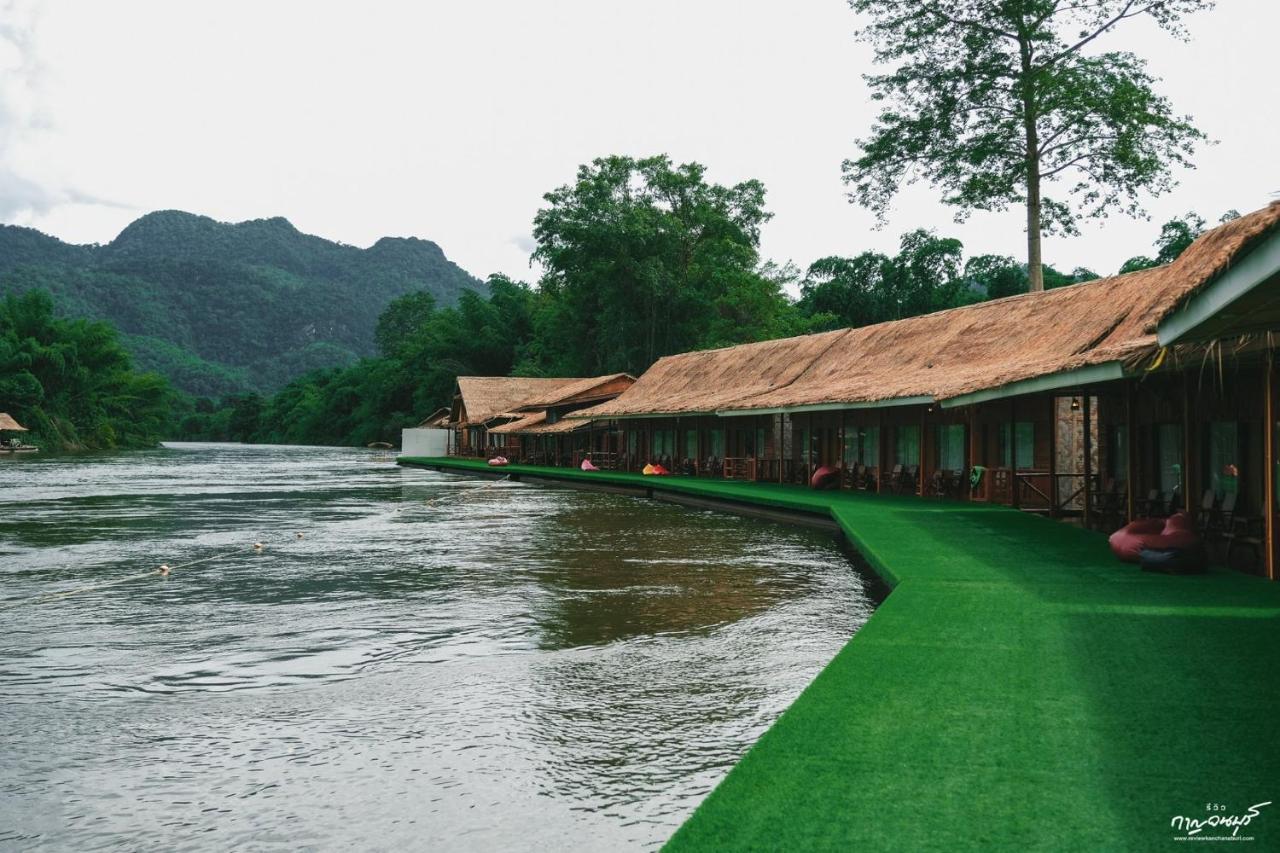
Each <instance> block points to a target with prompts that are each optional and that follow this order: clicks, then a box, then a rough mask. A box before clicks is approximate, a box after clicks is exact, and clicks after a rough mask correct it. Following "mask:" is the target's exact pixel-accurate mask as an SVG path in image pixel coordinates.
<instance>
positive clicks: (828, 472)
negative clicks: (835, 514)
mask: <svg viewBox="0 0 1280 853" xmlns="http://www.w3.org/2000/svg"><path fill="white" fill-rule="evenodd" d="M839 480H840V472H839V471H837V470H836V469H835V468H832V467H831V466H830V465H821V466H819V467H818V470H816V471H814V472H813V476H812V477H810V478H809V485H810V486H812V487H813V488H815V489H830V488H834V487H835V486H836V484H837V483H838V482H839Z"/></svg>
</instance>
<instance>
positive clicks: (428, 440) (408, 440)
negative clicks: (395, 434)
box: [400, 429, 449, 456]
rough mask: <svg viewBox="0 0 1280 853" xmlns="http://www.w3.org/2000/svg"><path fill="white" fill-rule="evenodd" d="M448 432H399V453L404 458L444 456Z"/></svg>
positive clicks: (415, 430)
mask: <svg viewBox="0 0 1280 853" xmlns="http://www.w3.org/2000/svg"><path fill="white" fill-rule="evenodd" d="M448 440H449V431H448V430H445V429H406V430H401V431H400V452H401V453H403V454H404V455H405V456H444V455H445V453H446V450H447V448H448Z"/></svg>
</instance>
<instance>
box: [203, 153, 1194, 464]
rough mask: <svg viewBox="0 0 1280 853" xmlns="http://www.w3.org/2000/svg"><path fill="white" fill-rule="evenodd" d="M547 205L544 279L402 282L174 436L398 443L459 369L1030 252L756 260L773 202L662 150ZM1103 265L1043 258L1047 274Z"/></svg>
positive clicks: (849, 321)
mask: <svg viewBox="0 0 1280 853" xmlns="http://www.w3.org/2000/svg"><path fill="white" fill-rule="evenodd" d="M651 184H652V185H654V186H656V187H661V188H662V189H661V190H656V189H655V190H653V191H652V192H651V191H650V190H649V189H647V187H649V186H650V185H651ZM547 201H548V202H549V207H547V208H545V209H544V210H543V211H541V212H540V213H539V214H538V219H537V225H538V231H537V233H538V238H539V240H540V243H539V248H538V257H540V258H541V259H542V260H543V262H544V264H546V267H547V272H546V274H545V275H544V277H543V279H542V281H541V282H540V286H539V287H538V288H532V287H530V286H528V285H526V284H522V283H519V282H515V281H512V280H510V279H508V278H505V277H503V276H493V277H492V278H490V279H489V281H488V289H489V293H490V296H489V298H488V299H486V298H484V297H481V296H479V295H477V294H474V293H464V294H463V295H462V298H461V299H460V300H459V302H458V304H457V305H456V306H454V307H445V308H442V307H440V306H438V305H437V303H436V301H435V300H434V299H433V298H432V297H431V295H430V294H427V293H422V292H419V293H410V294H406V295H405V296H402V297H400V298H398V299H396V300H395V301H393V302H392V303H391V304H390V305H389V306H388V307H387V310H386V311H384V312H383V314H382V316H381V317H380V318H379V320H378V322H377V325H376V331H375V338H376V340H377V343H378V349H379V353H378V355H377V356H376V357H372V358H366V359H363V360H361V361H360V362H358V363H357V364H355V365H353V366H351V367H349V368H345V369H326V370H317V371H313V372H311V373H308V374H307V375H305V376H303V377H301V378H299V379H297V380H295V381H294V382H292V383H290V384H289V385H288V386H287V387H285V388H284V389H283V390H282V391H280V392H279V393H278V394H276V395H275V396H274V397H269V398H264V397H262V396H259V395H238V396H234V397H231V398H227V399H224V400H223V401H221V403H219V404H215V403H213V402H212V401H210V400H200V401H196V402H195V403H194V404H192V405H191V406H190V407H189V408H188V410H187V411H186V412H185V414H184V416H183V417H182V418H181V423H180V434H181V435H182V436H183V437H187V438H202V439H216V440H222V439H232V440H239V441H263V442H283V443H304V444H367V443H369V442H373V441H388V442H396V441H397V440H398V438H399V431H400V429H401V428H403V427H405V426H409V425H412V424H413V423H415V422H417V421H418V420H420V419H421V418H422V417H424V416H426V415H427V414H430V413H431V412H433V411H434V410H435V409H437V408H438V407H440V406H443V405H448V403H449V402H450V395H451V393H452V390H453V385H454V380H455V378H456V377H457V376H459V375H468V374H470V375H507V374H511V373H517V374H523V375H541V376H582V375H596V374H599V373H604V372H612V371H615V370H627V371H630V372H632V373H636V374H638V373H640V372H643V371H644V370H645V369H646V368H648V366H649V365H650V364H652V362H653V361H654V360H655V359H657V358H659V357H661V356H663V355H667V354H670V353H673V352H680V351H684V350H689V349H700V348H707V347H715V346H723V345H726V344H732V343H739V342H743V341H751V340H764V339H768V338H774V337H779V336H781V335H787V334H803V333H805V332H809V331H817V330H823V329H830V328H839V327H845V326H861V325H867V324H870V323H878V322H882V321H885V320H893V319H899V318H902V317H909V316H913V315H916V314H922V313H926V312H929V311H935V310H940V309H945V308H951V307H955V306H959V305H966V304H970V303H973V302H979V301H983V300H986V299H993V298H999V297H1004V296H1011V295H1013V294H1016V293H1025V292H1026V290H1027V287H1028V275H1027V267H1026V265H1025V264H1020V263H1019V262H1017V261H1015V260H1014V259H1013V258H1012V257H1007V256H1001V255H978V256H974V257H969V258H967V259H966V258H965V256H964V246H963V245H962V244H961V243H960V241H959V240H956V239H953V238H948V237H941V236H938V235H936V234H933V233H931V232H928V231H922V230H917V231H912V232H910V233H908V234H906V235H904V236H903V237H902V240H901V243H900V246H899V251H898V252H897V253H896V254H895V255H892V256H889V255H884V254H880V253H877V252H864V253H862V254H859V255H856V256H853V257H835V256H833V257H827V258H822V259H820V260H818V261H816V262H814V263H813V264H812V265H811V266H810V267H809V269H808V270H807V271H806V272H804V273H803V274H802V273H800V272H799V271H798V270H796V269H794V268H792V267H789V266H787V267H777V266H774V265H771V264H761V263H760V262H759V258H758V239H759V235H758V231H757V230H756V226H757V225H758V224H759V223H761V222H763V221H764V219H765V218H767V215H768V214H767V213H766V212H765V211H764V209H763V191H762V190H761V189H760V188H759V186H758V185H757V184H755V183H754V182H747V183H745V184H741V185H738V186H737V187H733V188H726V187H719V186H716V185H709V184H707V183H706V181H705V177H704V175H703V172H702V170H701V168H700V167H695V166H679V167H673V166H672V165H671V164H670V162H669V161H667V160H665V158H656V159H652V160H639V161H638V160H630V159H627V158H610V159H608V160H599V161H596V162H595V163H593V164H592V165H591V166H589V167H585V168H584V169H583V170H582V171H581V172H580V173H579V176H578V183H577V184H575V185H573V186H570V187H561V188H560V189H558V190H556V191H555V192H553V193H550V194H548V196H547ZM1197 222H1199V220H1198V219H1196V218H1194V217H1187V218H1185V219H1183V220H1174V221H1173V222H1170V223H1168V224H1166V225H1165V227H1164V229H1163V230H1162V232H1161V237H1160V240H1159V241H1157V249H1158V250H1159V251H1158V254H1159V255H1160V257H1161V258H1165V257H1169V259H1171V258H1172V257H1176V255H1177V253H1179V252H1181V250H1182V249H1184V248H1186V245H1189V243H1190V240H1189V239H1184V238H1186V236H1187V235H1188V234H1191V235H1192V237H1194V233H1195V232H1197V229H1198V228H1199V227H1200V226H1202V225H1203V222H1199V225H1197V224H1196V223H1197ZM1171 235H1173V236H1171ZM1174 237H1176V239H1174ZM1096 277H1097V276H1096V275H1095V274H1094V273H1093V272H1090V271H1089V270H1086V269H1076V270H1074V271H1072V272H1071V273H1060V272H1058V271H1057V270H1054V269H1053V268H1052V267H1046V268H1045V281H1046V284H1047V286H1049V287H1059V286H1063V285H1068V284H1074V283H1077V282H1081V281H1087V280H1089V279H1093V278H1096ZM788 289H794V290H797V291H798V292H799V299H798V300H794V301H793V300H792V299H790V298H788V296H787V290H788ZM610 300H619V301H620V302H622V304H624V305H625V306H626V310H614V309H613V308H612V307H611V306H610V304H609V302H610Z"/></svg>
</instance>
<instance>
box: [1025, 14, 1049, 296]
mask: <svg viewBox="0 0 1280 853" xmlns="http://www.w3.org/2000/svg"><path fill="white" fill-rule="evenodd" d="M1020 42H1021V45H1020V47H1021V54H1022V81H1023V84H1022V91H1021V93H1020V94H1021V96H1022V127H1023V130H1024V131H1025V132H1026V137H1027V290H1029V291H1031V292H1032V293H1035V292H1036V291H1039V290H1044V268H1043V267H1042V266H1041V263H1040V134H1039V132H1038V131H1037V130H1036V116H1037V111H1036V93H1035V87H1034V81H1033V79H1032V72H1031V51H1032V48H1031V40H1030V38H1029V37H1025V36H1024V37H1023V38H1021V39H1020Z"/></svg>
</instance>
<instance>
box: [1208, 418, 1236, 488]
mask: <svg viewBox="0 0 1280 853" xmlns="http://www.w3.org/2000/svg"><path fill="white" fill-rule="evenodd" d="M1239 476H1240V429H1239V424H1237V423H1236V422H1235V421H1213V422H1212V423H1210V424H1209V485H1210V487H1211V488H1212V489H1213V491H1214V492H1215V493H1216V494H1218V495H1225V494H1228V493H1230V492H1234V491H1236V490H1237V488H1238V480H1239Z"/></svg>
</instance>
